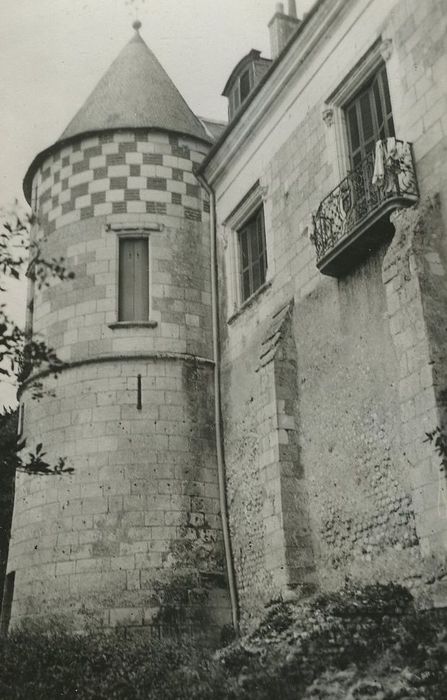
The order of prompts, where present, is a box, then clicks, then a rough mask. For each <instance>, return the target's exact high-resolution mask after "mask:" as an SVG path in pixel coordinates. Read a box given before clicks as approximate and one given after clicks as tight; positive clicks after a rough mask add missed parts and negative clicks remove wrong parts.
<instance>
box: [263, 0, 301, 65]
mask: <svg viewBox="0 0 447 700" xmlns="http://www.w3.org/2000/svg"><path fill="white" fill-rule="evenodd" d="M300 24H301V20H299V19H298V17H297V14H296V2H295V0H288V14H286V13H285V11H284V3H282V2H278V3H276V9H275V14H274V15H273V17H272V19H271V20H270V22H269V31H270V49H271V53H272V59H273V60H275V58H277V57H278V56H279V54H280V53H281V51H282V50H283V48H284V47H285V45H286V44H287V42H288V41H289V39H290V37H291V36H292V34H294V33H295V32H296V30H297V29H298V27H299V25H300Z"/></svg>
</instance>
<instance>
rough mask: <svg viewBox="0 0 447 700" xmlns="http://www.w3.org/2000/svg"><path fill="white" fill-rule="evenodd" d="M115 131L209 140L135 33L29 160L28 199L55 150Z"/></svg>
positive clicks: (138, 35) (26, 176) (164, 72)
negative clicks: (63, 126)
mask: <svg viewBox="0 0 447 700" xmlns="http://www.w3.org/2000/svg"><path fill="white" fill-rule="evenodd" d="M115 129H162V130H164V131H171V132H174V133H178V134H185V135H187V136H193V137H196V138H198V139H201V140H202V141H206V142H208V143H212V141H213V138H212V135H211V134H210V133H209V132H207V130H206V129H205V127H204V126H203V124H202V123H201V121H200V120H199V119H198V118H197V117H196V116H195V114H194V113H193V112H192V110H191V109H190V108H189V107H188V105H187V103H186V102H185V100H184V99H183V97H182V96H181V94H180V92H179V91H178V90H177V88H176V87H175V85H174V83H173V82H172V80H171V78H170V77H169V76H168V74H167V73H166V71H165V70H164V68H163V67H162V66H161V64H160V63H159V61H158V60H157V58H156V57H155V55H154V54H153V53H152V51H151V50H150V49H149V47H148V46H147V44H146V43H145V42H144V41H143V39H142V38H141V36H140V34H139V32H138V30H137V31H136V32H135V35H134V36H133V37H132V39H131V40H130V41H129V42H128V44H126V46H125V47H124V48H123V49H122V51H121V53H120V54H119V55H118V56H117V58H116V59H115V61H114V62H113V63H112V65H111V66H110V68H109V69H108V71H107V72H106V73H105V75H104V76H103V77H102V78H101V80H100V81H99V83H98V84H97V86H96V87H95V89H94V90H93V92H92V93H91V94H90V96H89V97H88V98H87V100H86V101H85V103H84V104H83V106H82V107H81V109H80V110H79V112H78V113H77V114H76V116H75V117H74V118H73V119H72V120H71V122H70V123H69V125H68V126H67V128H66V129H65V131H64V132H63V134H62V135H61V136H60V138H59V139H58V140H57V141H56V143H54V144H53V145H52V146H50V147H49V148H46V149H45V150H44V151H42V152H41V153H39V154H38V155H37V156H36V158H35V159H34V160H33V162H32V164H31V165H30V167H29V168H28V171H27V173H26V175H25V179H24V182H23V189H24V193H25V197H26V198H27V200H28V201H30V197H31V185H32V178H33V175H34V172H35V171H36V169H37V168H38V166H39V165H40V163H42V161H43V160H44V159H45V158H47V156H48V155H50V154H51V153H52V152H53V151H54V149H55V148H56V147H60V146H61V145H62V144H66V143H70V142H71V141H73V140H74V139H76V138H77V137H79V136H81V135H85V134H95V133H98V132H102V131H111V130H115Z"/></svg>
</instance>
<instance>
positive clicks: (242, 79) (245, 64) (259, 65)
mask: <svg viewBox="0 0 447 700" xmlns="http://www.w3.org/2000/svg"><path fill="white" fill-rule="evenodd" d="M271 64H272V62H271V61H270V60H269V59H267V58H262V57H261V53H260V51H255V50H254V49H253V50H252V51H250V53H248V54H247V55H246V56H244V58H243V59H242V60H240V61H239V63H238V64H237V66H236V68H235V69H234V70H233V72H232V73H231V75H230V77H229V79H228V81H227V84H226V85H225V88H224V91H223V93H222V94H223V95H224V97H227V98H228V116H229V119H230V121H231V119H233V117H234V116H235V115H236V113H237V112H238V111H239V109H240V108H241V107H242V105H243V104H244V102H245V101H246V100H247V98H248V96H249V95H250V93H251V92H252V91H253V90H254V88H255V87H256V85H257V84H258V83H259V82H260V81H261V80H262V78H263V77H264V75H265V74H266V73H267V71H268V69H269V68H270V66H271Z"/></svg>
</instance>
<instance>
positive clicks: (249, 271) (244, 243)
mask: <svg viewBox="0 0 447 700" xmlns="http://www.w3.org/2000/svg"><path fill="white" fill-rule="evenodd" d="M238 235H239V251H240V269H241V296H242V301H245V300H246V299H248V298H249V297H251V295H252V294H254V293H255V291H256V290H257V289H259V287H261V286H262V285H263V284H264V282H265V274H266V271H267V251H266V245H265V226H264V210H263V208H262V207H261V209H259V210H258V211H257V212H256V214H255V215H254V216H253V217H251V218H250V219H249V220H248V221H247V223H246V224H244V226H243V227H242V228H241V229H240V230H239V232H238Z"/></svg>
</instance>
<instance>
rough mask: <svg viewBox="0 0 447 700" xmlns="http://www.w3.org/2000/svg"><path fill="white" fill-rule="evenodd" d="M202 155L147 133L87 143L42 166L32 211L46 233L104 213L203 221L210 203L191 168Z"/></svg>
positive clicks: (192, 145) (189, 145)
mask: <svg viewBox="0 0 447 700" xmlns="http://www.w3.org/2000/svg"><path fill="white" fill-rule="evenodd" d="M199 149H201V150H199ZM205 151H206V146H202V147H201V146H198V144H197V142H193V141H192V140H190V139H182V138H179V137H176V136H171V135H167V134H163V133H158V132H149V131H148V132H125V131H123V132H118V133H110V134H109V133H105V134H101V135H99V136H93V137H89V138H85V139H83V140H81V141H79V142H76V143H74V144H71V145H67V146H65V147H63V148H62V149H61V150H58V151H56V152H55V153H54V154H53V155H52V156H50V157H49V158H48V159H47V160H46V161H45V162H44V163H43V165H42V167H41V168H40V169H39V171H38V173H36V175H35V178H34V181H33V193H32V202H33V208H34V209H35V210H36V213H37V214H38V217H39V221H40V224H41V226H42V227H43V228H44V230H45V232H46V233H53V232H54V231H56V230H57V229H60V228H62V227H63V226H66V225H68V224H72V223H75V222H77V221H82V220H83V219H87V218H90V217H94V216H105V215H108V214H125V213H132V214H145V213H150V214H161V215H163V214H166V215H168V216H177V217H182V218H185V219H186V220H190V221H201V220H202V214H203V211H205V212H208V211H209V203H208V201H206V200H203V199H202V193H201V188H200V186H199V184H198V182H197V179H196V177H195V176H194V174H193V168H194V165H195V164H197V165H198V164H199V163H200V162H201V161H202V160H203V157H204V154H205Z"/></svg>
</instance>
